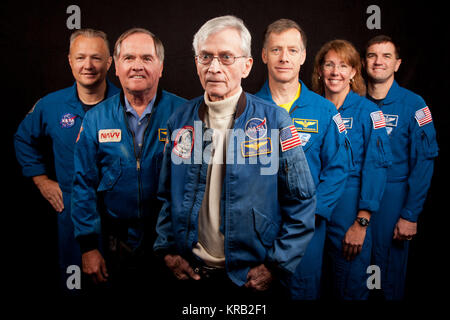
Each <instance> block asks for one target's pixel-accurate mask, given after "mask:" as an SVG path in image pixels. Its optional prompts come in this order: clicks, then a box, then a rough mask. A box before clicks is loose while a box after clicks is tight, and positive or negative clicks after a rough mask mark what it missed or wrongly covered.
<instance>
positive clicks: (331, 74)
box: [319, 50, 356, 95]
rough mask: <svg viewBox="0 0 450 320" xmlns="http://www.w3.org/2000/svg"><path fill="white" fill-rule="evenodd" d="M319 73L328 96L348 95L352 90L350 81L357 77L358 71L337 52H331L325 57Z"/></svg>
mask: <svg viewBox="0 0 450 320" xmlns="http://www.w3.org/2000/svg"><path fill="white" fill-rule="evenodd" d="M319 73H320V76H321V78H322V79H323V83H324V85H325V93H326V95H327V94H329V93H331V94H338V93H342V92H345V93H347V92H348V91H349V90H350V79H352V78H353V77H354V76H355V74H356V70H355V69H354V68H353V67H352V66H351V65H350V64H349V63H348V62H347V61H345V60H344V59H343V58H342V57H341V56H340V55H338V54H337V53H336V51H334V50H330V51H328V52H327V54H326V55H325V57H324V60H323V64H322V66H321V68H320V72H319Z"/></svg>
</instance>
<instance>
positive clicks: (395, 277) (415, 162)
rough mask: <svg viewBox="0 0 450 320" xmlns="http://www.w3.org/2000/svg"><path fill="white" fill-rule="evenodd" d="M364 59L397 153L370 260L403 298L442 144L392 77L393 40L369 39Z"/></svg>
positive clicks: (387, 290) (390, 293)
mask: <svg viewBox="0 0 450 320" xmlns="http://www.w3.org/2000/svg"><path fill="white" fill-rule="evenodd" d="M364 59H365V60H364V65H365V70H366V72H367V75H368V86H367V89H368V90H367V97H368V98H369V99H370V100H372V101H374V102H375V103H376V104H378V106H379V107H380V108H381V110H382V111H383V114H384V116H385V119H386V128H387V132H388V135H389V140H390V142H391V148H392V154H393V165H392V166H391V167H390V168H389V169H388V174H387V175H388V177H387V185H386V190H385V192H384V197H383V199H382V201H381V204H380V210H379V211H378V212H377V213H375V214H374V215H373V217H372V221H371V223H372V232H373V253H372V259H373V262H372V263H373V264H375V265H377V266H379V267H380V269H381V289H382V292H383V294H384V297H385V298H386V299H388V300H397V299H402V298H403V296H404V286H405V276H406V269H407V260H408V248H409V240H411V239H412V237H413V236H414V235H415V234H416V232H417V220H418V217H419V214H420V212H421V211H422V208H423V205H424V202H425V199H426V195H427V192H428V189H429V187H430V183H431V177H432V175H433V167H434V158H436V157H437V155H438V145H437V142H436V131H435V129H434V125H433V119H432V116H431V111H430V108H429V107H428V106H427V105H426V103H425V102H424V100H423V99H422V98H421V97H420V96H419V95H417V94H415V93H413V92H411V91H409V90H407V89H405V88H402V87H400V86H399V85H398V83H397V82H396V81H395V80H394V74H395V72H396V71H397V70H398V68H399V67H400V64H401V59H400V57H399V51H398V47H397V46H396V45H395V43H394V42H393V41H392V39H391V38H390V37H388V36H383V35H381V36H377V37H374V38H372V39H371V40H369V42H368V44H367V45H366V50H365V55H364Z"/></svg>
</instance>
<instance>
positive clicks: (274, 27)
mask: <svg viewBox="0 0 450 320" xmlns="http://www.w3.org/2000/svg"><path fill="white" fill-rule="evenodd" d="M289 29H296V30H298V32H300V35H301V37H302V42H303V43H302V44H303V49H306V33H305V31H303V29H302V28H301V27H300V26H299V25H298V23H297V22H295V21H293V20H290V19H279V20H277V21H274V22H272V23H271V24H269V25H268V26H267V28H266V31H265V32H264V42H263V48H265V47H266V44H267V39H269V36H270V34H271V33H276V34H279V33H282V32H284V31H287V30H289Z"/></svg>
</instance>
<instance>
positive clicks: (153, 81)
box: [114, 33, 163, 96]
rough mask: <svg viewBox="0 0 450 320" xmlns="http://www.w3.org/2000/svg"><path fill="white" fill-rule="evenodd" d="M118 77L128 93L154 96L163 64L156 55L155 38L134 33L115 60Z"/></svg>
mask: <svg viewBox="0 0 450 320" xmlns="http://www.w3.org/2000/svg"><path fill="white" fill-rule="evenodd" d="M114 61H115V64H116V75H117V76H118V77H119V80H120V83H121V85H122V87H123V89H124V91H125V92H126V93H130V94H146V95H147V94H148V95H149V96H153V95H154V94H155V93H156V90H157V88H158V83H159V78H161V76H162V70H163V63H162V62H161V61H160V60H159V59H158V57H157V55H156V50H155V45H154V42H153V38H152V37H151V36H150V35H148V34H145V33H134V34H131V35H129V36H128V37H127V38H125V39H124V40H123V41H122V43H121V45H120V54H119V56H118V57H116V58H115V59H114Z"/></svg>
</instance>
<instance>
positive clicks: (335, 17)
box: [0, 0, 450, 302]
mask: <svg viewBox="0 0 450 320" xmlns="http://www.w3.org/2000/svg"><path fill="white" fill-rule="evenodd" d="M72 4H77V5H78V6H79V7H80V9H81V27H82V28H86V27H89V28H94V29H100V30H103V31H105V32H106V33H107V34H108V38H109V40H110V47H111V50H112V48H113V46H114V42H115V40H116V39H117V37H118V36H119V35H120V34H121V33H122V32H123V31H125V30H127V29H128V28H131V27H135V26H136V27H144V28H147V29H149V30H150V31H152V32H154V33H155V34H156V35H158V36H159V37H160V39H161V40H162V41H163V43H164V46H165V51H166V57H165V62H164V72H163V78H162V79H161V82H160V85H161V86H162V87H163V88H165V89H166V90H168V91H171V92H174V93H176V94H178V95H180V96H182V97H185V98H188V99H190V98H193V97H196V96H198V95H201V94H202V88H201V86H200V83H199V81H198V78H197V74H196V71H195V66H194V63H193V51H192V38H193V35H194V33H195V32H196V31H197V30H198V29H199V27H200V26H201V25H202V24H203V23H204V22H206V21H207V20H208V19H210V18H213V17H216V16H220V15H225V14H233V15H236V16H238V17H240V18H242V19H243V20H244V22H245V23H246V25H247V27H248V29H249V30H250V32H251V34H252V37H253V39H252V55H253V57H254V65H253V69H252V72H251V74H250V76H249V77H248V78H247V79H245V80H244V81H243V88H244V90H245V91H248V92H250V93H255V92H256V91H258V90H259V88H260V87H261V85H262V84H263V82H264V81H265V77H266V72H267V71H266V68H265V65H263V63H262V61H261V48H262V37H263V32H264V29H265V27H266V26H267V25H268V24H269V23H271V22H273V21H274V20H276V19H279V18H290V19H293V20H295V21H297V22H298V23H299V24H300V25H301V26H302V28H303V29H304V30H305V32H306V33H307V37H308V47H307V58H306V62H305V64H304V66H303V67H302V70H301V73H300V77H301V79H302V80H303V81H304V82H305V83H306V84H307V85H308V86H309V84H310V77H311V71H312V63H313V59H314V55H315V54H316V52H317V51H318V49H319V48H320V47H321V46H322V45H323V44H324V43H325V42H326V41H329V40H332V39H336V38H343V39H347V40H349V41H351V42H352V43H353V44H354V45H355V46H356V48H357V49H359V50H362V49H363V47H364V45H365V43H366V41H367V40H368V39H370V38H371V37H373V36H375V35H377V34H380V33H382V34H387V35H390V36H392V37H393V38H394V39H395V40H396V41H397V42H398V44H399V45H400V47H401V57H402V59H403V62H402V65H401V67H400V70H399V72H398V73H397V74H396V79H397V81H398V82H399V83H400V85H402V86H405V87H406V88H408V89H410V90H412V91H414V92H416V93H418V94H420V95H421V96H422V97H423V98H424V99H425V101H426V102H427V104H428V106H429V107H430V109H431V111H432V113H433V119H434V125H435V127H436V129H437V134H438V143H439V146H440V155H439V158H438V159H437V161H436V167H435V174H434V177H433V182H432V187H431V189H430V192H429V195H428V199H427V202H426V204H425V208H424V211H423V213H422V215H421V216H420V219H419V224H418V231H419V232H418V235H417V236H416V238H415V239H414V240H413V241H412V242H411V250H410V259H409V270H408V278H407V291H406V300H407V301H413V302H415V301H418V302H431V301H435V300H437V299H439V298H442V297H443V296H442V294H441V293H440V292H438V289H444V290H445V284H444V282H443V281H444V280H445V279H446V278H447V277H448V276H447V274H448V271H447V267H446V262H445V261H446V257H447V256H448V250H446V248H447V246H446V244H447V242H445V241H446V240H444V238H445V236H446V235H447V234H446V232H445V230H446V229H447V227H446V225H447V224H448V211H447V208H446V206H445V204H446V195H447V192H446V189H447V188H446V187H447V186H446V184H445V183H446V181H447V178H446V177H447V176H448V171H447V169H446V163H448V147H447V141H448V136H449V135H448V130H445V128H446V127H447V128H448V126H449V120H448V118H449V111H448V107H449V106H448V102H447V99H445V98H444V97H445V96H446V95H447V92H448V90H449V88H450V86H449V80H448V72H449V71H450V68H449V58H448V51H447V47H448V44H447V42H448V39H447V38H448V31H449V28H448V22H446V21H445V20H444V19H445V10H446V9H445V7H444V6H443V2H433V1H426V2H424V1H423V2H407V1H404V2H403V1H359V0H351V1H326V0H311V1H300V0H297V1H288V0H277V1H251V0H247V1H245V0H241V1H235V0H224V1H205V0H201V1H198V0H195V1H174V0H164V1H149V0H146V1H141V0H134V1H122V2H114V1H94V0H91V1H58V2H47V1H46V2H40V1H34V2H20V1H8V2H6V3H2V5H1V13H0V26H1V27H0V45H1V50H0V52H1V60H0V61H1V62H2V67H1V69H0V70H1V71H2V74H1V78H2V80H3V81H2V83H3V84H2V89H1V90H2V96H1V102H0V103H1V105H2V125H3V126H6V134H5V135H3V138H4V139H3V141H6V150H5V151H4V153H3V154H2V158H3V162H2V163H3V172H4V173H5V174H6V179H3V185H4V190H6V192H2V196H3V197H4V199H3V204H4V205H3V209H2V210H1V211H0V212H1V227H2V228H1V229H2V230H3V232H1V233H2V236H3V237H2V238H4V240H3V241H2V249H3V250H2V252H3V257H2V259H1V261H2V268H4V269H5V272H3V273H2V274H3V275H4V278H3V279H4V281H5V282H4V283H6V285H7V287H6V288H7V290H8V291H7V292H8V293H9V294H10V297H16V296H27V297H28V298H29V299H37V298H42V297H43V294H44V296H45V294H47V293H53V291H52V290H51V288H52V286H54V285H55V281H56V277H55V273H56V271H57V269H56V265H55V262H56V257H55V252H56V229H55V228H56V220H55V215H56V213H55V212H53V211H52V209H51V207H50V205H48V204H47V203H46V202H45V201H44V200H43V199H42V198H41V196H40V194H39V192H38V191H37V189H36V188H35V187H34V185H32V182H31V180H29V179H25V178H23V177H22V175H21V171H20V168H19V165H18V164H17V161H16V160H15V156H14V148H13V134H14V132H15V131H16V129H17V126H18V125H19V123H20V121H21V120H22V119H23V118H24V117H25V115H26V113H27V112H28V111H29V110H30V109H31V107H32V106H33V104H34V103H35V102H36V101H37V100H38V99H39V98H41V97H42V96H44V95H45V94H47V93H50V92H52V91H55V90H59V89H62V88H65V87H67V86H70V85H71V84H72V83H73V78H72V74H71V70H70V67H69V64H68V62H67V53H68V47H69V37H70V34H71V33H72V31H73V30H68V29H67V27H66V20H67V19H68V18H69V16H70V14H67V13H66V9H67V7H68V6H69V5H72ZM372 4H376V5H378V6H379V7H380V9H381V30H369V29H368V28H367V27H366V20H367V19H368V18H369V16H370V14H367V13H366V9H367V7H368V6H369V5H372ZM109 79H110V80H112V81H113V82H114V83H115V84H116V85H119V82H118V79H117V78H116V76H115V71H114V66H112V67H111V69H110V71H109ZM2 131H3V132H4V130H2ZM5 158H6V160H5Z"/></svg>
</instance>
